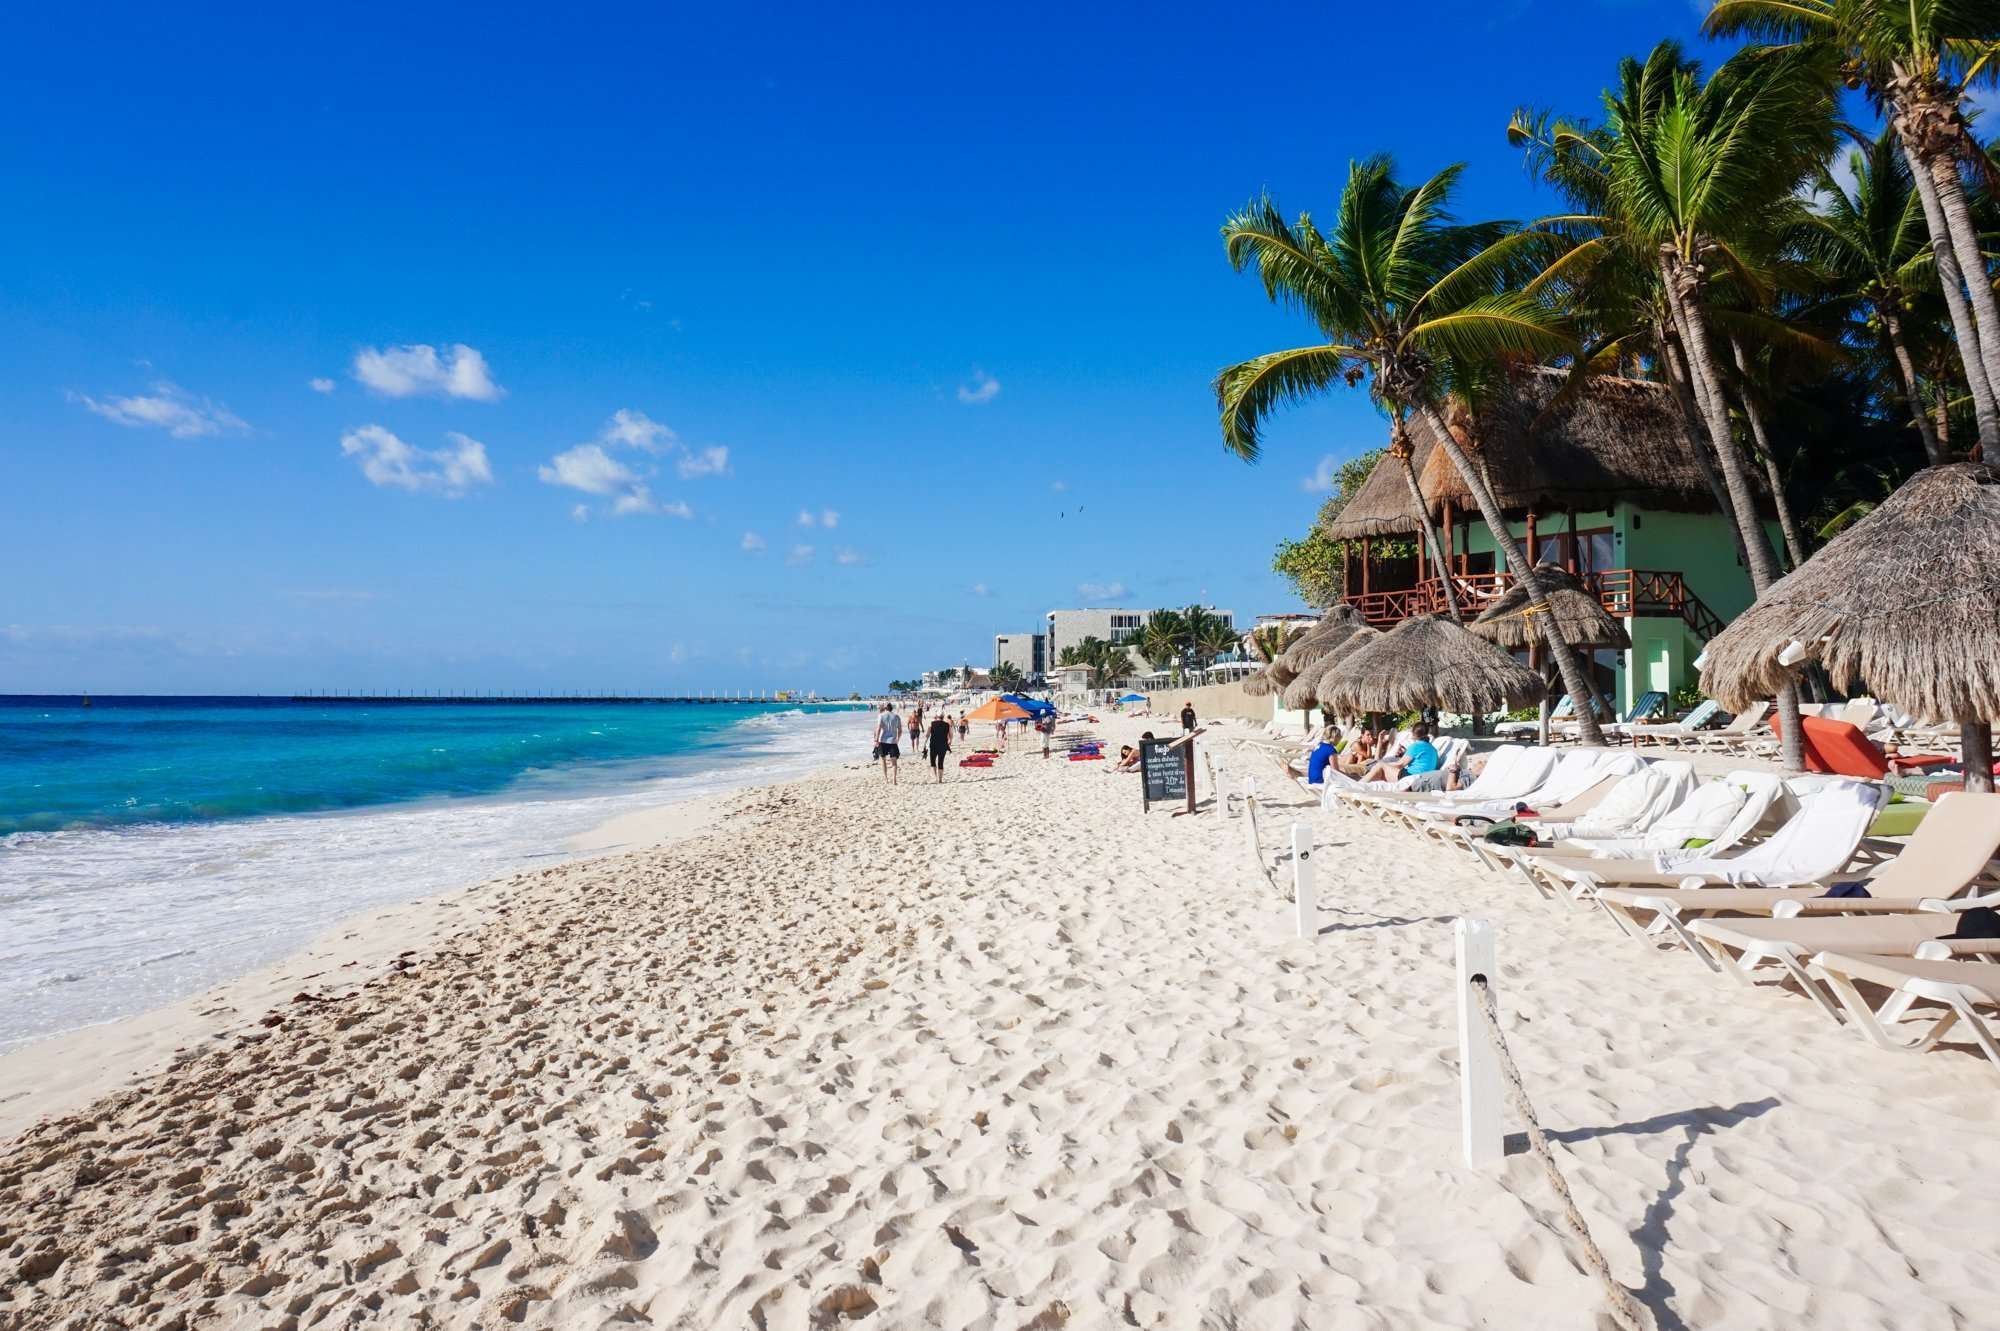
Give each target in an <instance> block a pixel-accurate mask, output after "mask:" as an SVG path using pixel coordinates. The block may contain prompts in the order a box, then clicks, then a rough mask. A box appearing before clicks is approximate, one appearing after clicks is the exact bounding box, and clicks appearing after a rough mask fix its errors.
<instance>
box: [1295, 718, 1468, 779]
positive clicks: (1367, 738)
mask: <svg viewBox="0 0 2000 1331" xmlns="http://www.w3.org/2000/svg"><path fill="white" fill-rule="evenodd" d="M1433 733H1434V732H1433V731H1432V729H1431V726H1430V724H1429V723H1428V722H1424V721H1419V722H1417V723H1416V724H1415V725H1413V726H1411V727H1410V738H1409V739H1408V740H1407V741H1403V740H1399V739H1398V738H1397V735H1396V732H1395V731H1394V730H1392V729H1389V728H1387V727H1384V728H1382V729H1379V730H1370V729H1368V728H1367V727H1366V726H1362V727H1359V728H1356V729H1353V731H1352V733H1351V734H1349V733H1347V732H1346V731H1343V729H1342V727H1341V726H1340V725H1339V723H1337V722H1334V721H1328V722H1327V723H1326V724H1325V725H1324V726H1322V727H1321V728H1320V732H1319V739H1318V743H1316V744H1314V745H1313V748H1312V751H1311V752H1309V753H1308V754H1307V755H1306V769H1305V771H1304V772H1300V771H1299V770H1298V769H1297V768H1295V767H1290V766H1289V765H1288V770H1290V771H1291V772H1292V773H1293V774H1294V775H1296V776H1304V777H1305V779H1306V780H1307V781H1308V782H1309V783H1310V784H1312V785H1315V786H1317V785H1319V784H1321V783H1322V782H1324V781H1325V780H1326V769H1327V768H1328V767H1332V768H1333V769H1334V770H1336V771H1338V772H1340V773H1341V774H1342V775H1343V776H1348V777H1352V778H1353V779H1355V780H1356V781H1364V782H1365V781H1401V780H1402V779H1403V778H1405V777H1414V778H1416V780H1414V781H1412V782H1410V784H1409V787H1408V788H1409V789H1411V790H1449V789H1451V788H1452V785H1453V777H1454V774H1453V773H1450V772H1446V771H1444V770H1442V768H1443V764H1442V762H1441V761H1440V759H1439V757H1438V751H1437V746H1436V745H1435V744H1433V743H1431V739H1432V736H1433Z"/></svg>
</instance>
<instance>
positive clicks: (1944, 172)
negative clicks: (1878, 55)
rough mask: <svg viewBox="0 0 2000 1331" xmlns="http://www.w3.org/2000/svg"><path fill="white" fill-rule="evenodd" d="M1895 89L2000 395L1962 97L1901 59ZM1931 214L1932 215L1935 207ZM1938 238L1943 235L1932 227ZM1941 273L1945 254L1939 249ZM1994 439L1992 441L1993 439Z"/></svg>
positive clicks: (1997, 308)
mask: <svg viewBox="0 0 2000 1331" xmlns="http://www.w3.org/2000/svg"><path fill="white" fill-rule="evenodd" d="M1895 70H1896V77H1895V79H1894V81H1893V83H1892V87H1894V86H1895V85H1898V84H1900V85H1901V86H1900V87H1896V90H1895V94H1894V95H1893V102H1894V105H1895V108H1896V115H1895V117H1894V124H1895V126H1896V134H1897V138H1898V141H1899V142H1900V143H1901V144H1902V147H1903V153H1904V155H1905V156H1906V157H1908V158H1909V159H1910V164H1911V174H1912V175H1913V176H1916V177H1917V178H1918V179H1919V183H1920V187H1921V182H1922V181H1923V180H1925V179H1926V178H1927V179H1928V181H1929V183H1930V186H1931V191H1932V194H1933V196H1934V197H1935V198H1936V199H1937V204H1938V211H1939V214H1940V215H1941V216H1942V217H1943V219H1944V236H1945V238H1946V239H1947V240H1949V242H1950V246H1951V252H1952V257H1953V258H1954V259H1956V260H1957V261H1958V270H1959V274H1960V276H1961V278H1962V279H1963V281H1964V282H1965V288H1966V291H1967V293H1968V294H1969V295H1970V296H1971V298H1972V299H1971V302H1970V303H1971V307H1972V318H1973V322H1974V323H1975V325H1976V326H1977V328H1978V334H1979V336H1978V341H1977V342H1976V343H1975V345H1976V346H1977V347H1978V349H1979V362H1980V364H1981V365H1983V366H1985V368H1986V384H1987V389H1988V391H1989V392H1990V393H1992V394H1994V395H1996V396H2000V304H1996V302H1995V300H1994V297H1993V283H1992V282H1991V281H1989V280H1988V279H1987V276H1986V256H1985V255H1984V254H1982V253H1981V252H1980V249H1979V228H1978V227H1977V225H1975V224H1974V222H1973V220H1972V209H1971V207H1970V206H1969V205H1968V204H1967V203H1966V199H1965V181H1964V179H1963V178H1962V177H1961V176H1960V175H1959V174H1958V155H1957V152H1956V147H1957V144H1958V137H1959V136H1958V129H1959V126H1958V98H1957V96H1956V95H1952V96H1951V97H1950V98H1949V100H1946V99H1945V98H1943V97H1940V96H1939V95H1937V91H1936V88H1935V85H1927V84H1922V83H1920V82H1919V81H1918V80H1917V79H1915V78H1913V77H1911V75H1910V74H1909V72H1908V71H1907V70H1906V69H1904V68H1903V66H1902V65H1901V63H1900V62H1899V63H1898V64H1897V65H1896V67H1895ZM1925 213H1926V216H1927V217H1928V215H1929V205H1928V204H1926V207H1925ZM1931 236H1932V239H1933V240H1936V239H1937V238H1938V233H1937V231H1936V230H1935V229H1933V230H1932V232H1931ZM1938 257H1939V259H1940V273H1941V272H1942V259H1943V257H1944V256H1943V253H1942V252H1941V251H1940V253H1939V256H1938ZM1987 442H1991V441H1987Z"/></svg>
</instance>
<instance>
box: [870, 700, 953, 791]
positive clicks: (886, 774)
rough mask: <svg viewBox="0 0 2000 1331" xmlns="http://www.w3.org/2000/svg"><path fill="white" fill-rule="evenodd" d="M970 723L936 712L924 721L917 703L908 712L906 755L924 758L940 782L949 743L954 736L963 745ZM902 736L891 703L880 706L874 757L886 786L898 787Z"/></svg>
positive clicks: (902, 730) (942, 778) (900, 770)
mask: <svg viewBox="0 0 2000 1331" xmlns="http://www.w3.org/2000/svg"><path fill="white" fill-rule="evenodd" d="M971 729H972V723H971V722H970V721H968V720H967V719H966V718H965V716H964V715H963V714H961V715H959V716H958V717H956V718H954V717H953V716H952V715H951V714H950V713H948V712H945V711H943V710H941V709H940V710H939V711H938V712H937V713H936V714H935V715H933V716H932V717H931V719H930V722H929V724H926V723H925V721H924V705H923V704H922V703H918V704H917V705H916V707H915V708H914V709H913V710H912V711H911V712H910V719H909V729H908V733H909V736H910V752H911V753H912V754H920V753H922V754H928V756H929V758H930V763H931V771H932V772H934V773H935V774H936V776H937V779H938V780H939V781H942V780H944V759H945V755H946V754H948V753H950V752H951V741H952V738H953V735H954V732H956V736H957V738H958V739H959V740H960V741H961V742H963V741H964V739H965V737H966V735H967V734H968V733H969V732H970V731H971ZM903 734H904V723H903V719H902V718H901V717H899V716H897V715H896V707H895V704H893V703H886V702H885V703H883V704H882V711H881V713H880V714H879V715H877V716H876V718H875V757H876V758H877V759H878V760H879V761H880V762H881V764H882V779H883V781H885V782H887V783H888V784H889V785H892V786H897V785H901V784H902V759H903V746H902V737H903Z"/></svg>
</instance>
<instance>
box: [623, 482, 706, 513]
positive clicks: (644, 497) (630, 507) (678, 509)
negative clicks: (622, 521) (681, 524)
mask: <svg viewBox="0 0 2000 1331" xmlns="http://www.w3.org/2000/svg"><path fill="white" fill-rule="evenodd" d="M611 512H612V515H613V516H615V517H621V518H628V517H632V516H634V515H638V514H645V515H648V516H657V517H667V518H691V517H693V516H694V510H693V509H691V508H689V507H688V506H687V504H686V503H685V502H684V501H682V500H679V499H670V500H667V501H666V502H665V503H662V502H661V501H659V500H658V499H655V498H654V497H653V491H652V490H651V488H649V487H647V486H644V485H635V486H633V487H632V488H631V490H629V491H628V492H626V493H625V494H622V495H619V496H618V498H617V499H616V500H615V501H613V503H612V505H611Z"/></svg>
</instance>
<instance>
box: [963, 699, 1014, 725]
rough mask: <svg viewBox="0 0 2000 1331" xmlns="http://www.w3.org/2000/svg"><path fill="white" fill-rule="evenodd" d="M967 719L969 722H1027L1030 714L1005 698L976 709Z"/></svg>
mask: <svg viewBox="0 0 2000 1331" xmlns="http://www.w3.org/2000/svg"><path fill="white" fill-rule="evenodd" d="M965 719H966V720H968V721H1025V720H1027V719H1028V713H1027V712H1026V710H1024V709H1023V708H1019V707H1016V706H1015V705H1014V704H1013V703H1011V702H1008V701H1007V700H1006V699H1005V698H995V699H994V700H993V701H991V702H989V703H987V704H986V705H985V706H984V707H979V708H975V709H973V710H972V711H971V712H968V713H967V714H966V717H965Z"/></svg>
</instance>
